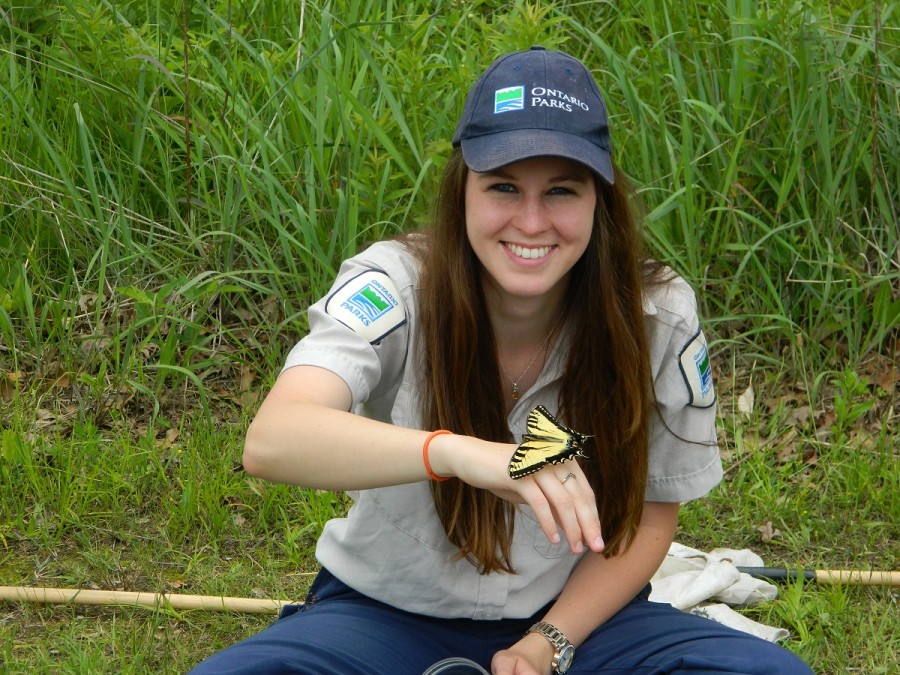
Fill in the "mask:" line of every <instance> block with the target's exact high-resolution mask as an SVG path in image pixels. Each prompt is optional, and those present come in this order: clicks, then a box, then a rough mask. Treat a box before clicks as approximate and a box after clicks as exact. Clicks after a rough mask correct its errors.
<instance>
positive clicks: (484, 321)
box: [198, 48, 809, 675]
mask: <svg viewBox="0 0 900 675" xmlns="http://www.w3.org/2000/svg"><path fill="white" fill-rule="evenodd" d="M454 146H455V147H456V148H457V149H456V150H455V152H454V154H453V156H452V157H451V158H450V160H449V162H448V165H447V168H446V170H445V174H444V178H443V181H442V184H441V190H440V194H439V198H438V203H437V208H436V217H435V222H434V225H433V227H432V229H431V230H430V231H429V232H427V233H423V234H417V235H411V236H410V237H409V238H407V239H406V240H405V241H402V242H396V241H395V242H382V243H379V244H375V245H373V246H372V247H370V248H369V249H368V250H366V251H365V252H363V253H361V254H360V255H358V256H356V257H354V258H352V259H350V260H348V261H346V262H345V264H344V265H343V267H342V269H341V271H340V273H339V276H338V279H337V281H336V282H335V284H334V286H333V288H332V290H331V292H330V293H329V295H328V296H327V297H326V298H323V299H322V300H321V301H319V302H318V303H316V304H315V305H314V306H313V307H311V308H310V310H309V319H310V333H309V335H308V336H307V337H306V338H304V339H303V340H301V341H300V343H299V344H298V345H297V346H296V347H295V349H294V350H293V351H292V352H291V354H290V355H289V357H288V360H287V364H286V366H285V369H284V371H283V372H282V373H281V375H280V377H279V378H278V380H277V382H276V383H275V386H274V387H273V389H272V391H271V392H270V394H269V395H268V397H267V398H266V400H265V402H264V403H263V405H262V406H261V409H260V411H259V414H258V416H257V417H256V419H255V420H254V421H253V423H252V425H251V427H250V429H249V431H248V434H247V440H246V445H245V449H244V466H245V468H246V469H247V471H249V472H250V473H252V474H254V475H257V476H260V477H263V478H267V479H270V480H276V481H280V482H286V483H292V484H296V485H303V486H307V487H313V488H320V489H327V490H347V491H349V492H350V494H351V496H352V497H353V499H354V504H353V506H352V508H351V510H350V512H349V514H348V517H347V518H342V519H337V520H334V521H331V522H330V523H329V524H328V525H327V527H326V528H325V531H324V532H323V534H322V537H321V538H320V540H319V542H318V545H317V549H316V552H317V558H318V560H319V561H320V562H321V563H322V566H323V569H322V571H321V573H320V574H319V576H318V578H317V579H316V581H315V582H314V584H313V586H312V588H311V590H310V595H309V597H308V599H307V601H306V603H305V604H304V605H303V606H302V607H299V608H292V609H291V610H290V611H288V612H285V613H284V614H283V615H282V617H281V618H280V619H279V620H278V621H277V622H276V623H275V624H273V626H272V627H270V628H268V629H267V630H265V631H263V632H262V633H260V634H259V635H257V636H255V637H252V638H250V639H248V640H245V641H244V642H242V643H239V644H238V645H235V646H233V647H231V648H230V649H227V650H225V651H223V652H220V653H219V654H216V655H214V656H213V657H212V658H210V659H208V660H207V661H206V662H204V663H203V664H201V666H200V667H198V671H199V670H205V671H207V672H238V671H245V672H276V671H277V672H303V673H340V674H347V673H391V674H394V673H410V674H416V675H418V674H419V673H422V672H423V671H425V670H426V669H428V668H429V666H430V665H431V664H434V663H435V662H438V661H440V660H442V659H447V658H450V657H457V658H464V659H468V660H470V661H471V662H474V663H477V664H480V665H481V666H482V667H490V668H491V670H492V672H493V673H496V674H497V675H532V674H535V673H540V674H547V673H551V672H554V673H564V672H567V671H568V672H570V673H576V672H582V673H588V672H589V673H596V672H600V671H603V672H621V673H626V672H628V673H631V672H648V673H649V672H654V673H655V672H675V671H679V670H680V671H682V672H684V671H693V670H698V671H699V670H707V671H711V672H712V671H714V672H741V673H763V672H771V673H776V672H777V673H791V672H798V673H799V672H809V669H808V668H806V666H805V665H803V664H802V663H801V662H800V661H799V660H798V659H796V657H794V656H793V655H791V654H790V653H788V652H786V651H785V650H783V649H781V648H779V647H777V646H774V645H771V644H769V643H766V642H763V641H761V640H758V639H756V638H752V637H750V636H747V635H744V634H742V633H737V632H735V631H732V630H730V629H727V628H724V627H722V626H719V625H718V624H715V623H713V622H711V621H709V620H707V619H702V618H700V617H695V616H691V615H688V614H685V613H682V612H679V611H676V610H674V609H672V608H671V607H669V606H667V605H661V604H657V603H651V602H649V601H648V600H647V593H648V580H649V579H650V577H651V576H652V574H653V573H654V571H655V570H656V569H657V568H658V566H659V564H660V563H661V561H662V560H663V558H664V556H665V554H666V551H667V550H668V547H669V544H670V543H671V541H672V537H673V534H674V532H675V527H676V522H677V515H678V509H679V504H680V502H683V501H685V500H688V499H694V498H697V497H700V496H702V495H703V494H705V493H706V492H708V491H709V490H710V489H712V488H713V487H714V486H715V485H716V484H717V483H718V481H719V480H720V479H721V476H722V469H721V464H720V461H719V457H718V449H717V446H716V440H715V424H714V421H715V420H714V415H715V413H714V402H715V395H714V393H713V389H712V382H711V377H710V367H709V361H708V358H707V356H706V345H705V340H704V338H703V334H702V332H701V331H700V329H699V324H698V319H697V316H696V312H695V303H694V298H693V294H692V292H691V290H690V288H689V287H688V286H687V285H686V284H685V283H684V282H683V281H682V280H681V279H679V278H678V277H676V276H675V275H674V274H672V273H671V272H668V273H667V272H666V271H665V270H663V269H661V268H660V266H659V265H655V264H651V263H648V262H646V261H645V260H644V259H643V258H642V253H641V246H640V239H639V235H638V233H637V230H636V227H635V224H634V222H633V220H632V217H631V214H630V211H629V207H628V202H627V197H626V193H625V190H624V189H623V187H622V182H623V181H622V179H621V177H620V176H619V175H618V173H617V171H616V170H615V168H614V166H613V164H612V160H611V156H610V152H611V148H610V139H609V129H608V122H607V116H606V109H605V105H604V103H603V100H602V97H601V95H600V92H599V90H598V89H597V85H596V84H595V82H594V80H593V78H592V77H591V75H590V73H589V72H588V71H587V69H586V68H585V67H584V66H583V65H582V64H581V63H579V62H578V61H577V60H575V59H573V58H571V57H569V56H567V55H565V54H562V53H558V52H550V51H545V50H543V49H541V48H534V49H531V50H528V51H524V52H517V53H513V54H508V55H506V56H504V57H502V58H500V59H498V60H497V61H495V62H494V64H492V65H491V66H490V68H488V70H487V71H485V73H484V74H483V75H482V77H481V78H480V79H479V81H478V82H477V83H476V84H475V86H474V87H473V88H472V90H471V91H470V92H469V96H468V98H467V101H466V106H465V109H464V112H463V115H462V117H461V119H460V121H459V125H458V127H457V131H456V135H455V137H454ZM538 405H543V406H545V407H546V408H547V409H548V410H549V412H550V414H551V415H553V416H555V417H557V418H558V419H559V420H560V421H562V422H563V423H564V424H566V425H567V426H569V427H571V428H573V429H577V430H578V431H579V432H582V433H583V434H586V435H590V438H589V439H588V440H586V441H585V442H584V447H583V449H582V451H583V453H584V455H586V458H585V459H581V460H576V459H574V458H572V459H568V460H566V461H564V462H562V463H546V464H541V463H540V462H538V463H537V464H536V465H535V466H530V465H529V466H528V467H526V469H527V470H525V471H524V473H525V474H526V475H524V476H521V477H519V478H517V479H513V478H512V477H511V471H510V469H511V466H510V458H511V456H512V455H513V453H514V452H515V451H516V449H517V443H518V441H519V440H520V439H521V437H522V435H523V433H525V431H526V421H527V418H528V416H529V413H530V412H531V411H532V410H533V409H534V408H536V407H537V406H538ZM451 432H452V433H451ZM299 439H302V441H301V440H299ZM454 667H456V666H449V665H448V668H450V669H448V670H440V669H438V670H436V671H432V672H457V671H453V670H452V668H454ZM472 667H473V668H475V669H476V670H477V669H478V666H472ZM460 672H462V671H460ZM472 672H475V671H472ZM479 672H480V671H479Z"/></svg>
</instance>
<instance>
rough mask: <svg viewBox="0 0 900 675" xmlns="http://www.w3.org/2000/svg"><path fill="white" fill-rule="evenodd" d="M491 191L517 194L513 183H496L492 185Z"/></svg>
mask: <svg viewBox="0 0 900 675" xmlns="http://www.w3.org/2000/svg"><path fill="white" fill-rule="evenodd" d="M491 190H494V191H496V192H515V191H516V188H515V187H513V185H512V184H511V183H494V184H493V185H491Z"/></svg>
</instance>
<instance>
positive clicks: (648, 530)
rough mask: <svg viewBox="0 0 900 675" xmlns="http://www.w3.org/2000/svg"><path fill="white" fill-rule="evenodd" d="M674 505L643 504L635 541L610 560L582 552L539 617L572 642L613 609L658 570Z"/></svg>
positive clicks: (672, 526)
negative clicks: (567, 579) (562, 585)
mask: <svg viewBox="0 0 900 675" xmlns="http://www.w3.org/2000/svg"><path fill="white" fill-rule="evenodd" d="M678 509H679V505H678V504H664V503H659V502H647V503H645V504H644V514H643V517H642V518H641V524H640V527H639V528H638V531H637V534H636V535H635V539H634V541H633V542H632V544H631V546H630V547H629V548H628V550H627V551H625V552H624V553H621V554H620V555H617V556H614V557H612V558H604V557H603V556H599V555H590V554H588V555H586V556H584V558H582V560H581V561H580V562H579V564H578V566H577V567H576V568H575V570H574V571H573V572H572V576H571V577H570V578H569V581H568V582H567V583H566V586H565V588H563V591H562V593H561V594H560V596H559V599H558V600H557V602H556V603H555V604H554V605H553V607H552V608H551V610H550V611H549V612H548V613H547V616H546V617H545V620H546V621H547V622H549V623H552V624H553V625H555V626H556V627H557V628H559V629H560V630H561V631H562V632H563V633H564V634H565V635H566V637H568V639H569V640H570V641H571V642H572V643H573V644H576V645H577V644H580V643H581V642H582V641H584V640H585V639H586V638H587V636H588V635H590V633H591V632H592V631H593V630H594V629H595V628H597V626H599V625H601V624H602V623H604V622H605V621H606V620H607V619H609V618H610V617H611V616H613V615H614V614H615V613H616V612H618V611H619V610H620V609H622V607H624V606H625V605H626V604H628V602H629V601H630V600H631V599H632V598H634V596H635V595H637V594H638V592H640V590H641V589H642V588H643V587H644V586H645V585H646V584H647V582H648V581H649V580H650V578H651V577H652V576H653V574H654V573H655V572H656V570H657V569H659V566H660V564H662V561H663V559H664V558H665V557H666V552H667V551H668V550H669V546H670V545H671V543H672V538H673V537H674V535H675V527H676V525H677V521H678Z"/></svg>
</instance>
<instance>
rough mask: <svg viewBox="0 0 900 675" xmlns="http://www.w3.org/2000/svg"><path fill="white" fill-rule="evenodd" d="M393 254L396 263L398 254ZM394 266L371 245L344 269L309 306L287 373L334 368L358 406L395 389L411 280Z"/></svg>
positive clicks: (402, 355)
mask: <svg viewBox="0 0 900 675" xmlns="http://www.w3.org/2000/svg"><path fill="white" fill-rule="evenodd" d="M376 246H378V245H376ZM373 249H374V250H373ZM393 255H394V258H395V260H396V256H397V251H396V250H395V251H394V253H393ZM381 263H386V264H381ZM390 263H391V260H390V259H389V257H388V256H385V255H384V251H379V249H378V248H375V247H373V248H372V249H369V250H368V251H367V252H366V254H365V255H360V256H356V257H354V258H351V259H349V260H346V261H345V262H344V263H343V264H342V265H341V269H340V271H339V273H338V276H337V278H336V279H335V282H334V284H333V285H332V287H331V289H330V290H329V292H328V294H327V295H326V296H325V297H323V298H321V299H320V300H318V301H317V302H316V303H315V304H313V305H312V306H310V308H309V311H308V317H309V334H308V335H306V336H305V337H304V338H303V339H301V340H300V342H298V343H297V345H296V346H295V347H294V348H293V349H292V350H291V352H290V353H289V354H288V357H287V360H286V362H285V366H284V370H286V369H288V368H292V367H295V366H299V365H311V366H318V367H320V368H325V369H326V370H330V371H331V372H333V373H335V374H336V375H338V377H340V378H341V379H342V380H344V382H345V383H346V384H347V386H348V387H349V389H350V392H351V395H352V397H353V404H354V405H358V404H360V403H365V402H367V401H369V400H371V399H374V398H378V397H380V396H382V395H383V394H385V393H386V392H387V391H389V390H391V389H392V388H394V387H396V386H397V384H398V382H399V379H400V377H401V376H402V371H403V367H404V364H405V360H406V357H407V343H408V311H409V307H408V304H410V303H409V298H408V293H409V292H411V289H412V280H411V279H409V278H406V275H405V274H404V273H403V268H402V266H400V267H398V266H397V265H396V263H395V264H393V265H391V264H390ZM386 268H393V269H392V270H391V271H390V272H389V271H387V269H386ZM405 295H406V296H407V298H406V300H404V296H405Z"/></svg>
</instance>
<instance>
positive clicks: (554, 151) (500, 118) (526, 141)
mask: <svg viewBox="0 0 900 675" xmlns="http://www.w3.org/2000/svg"><path fill="white" fill-rule="evenodd" d="M457 146H462V153H463V158H464V159H465V161H466V165H467V166H468V167H469V168H470V169H471V170H472V171H477V172H484V171H493V170H494V169H498V168H500V167H501V166H506V165H507V164H512V163H513V162H518V161H521V160H523V159H530V158H532V157H564V158H567V159H572V160H575V161H576V162H581V163H582V164H585V165H586V166H588V167H590V168H591V169H592V170H593V171H594V172H595V173H597V174H598V175H599V176H601V177H602V178H603V179H604V180H605V181H606V182H607V183H609V184H610V185H612V184H613V165H612V159H611V153H612V146H611V145H610V139H609V121H608V119H607V115H606V104H605V103H604V102H603V96H602V95H601V94H600V89H599V88H598V87H597V83H596V82H595V81H594V78H593V77H592V76H591V74H590V72H589V71H588V69H587V68H585V67H584V65H583V64H582V63H581V62H580V61H578V60H577V59H575V58H573V57H571V56H569V55H568V54H563V53H562V52H554V51H548V50H546V49H544V48H543V47H532V48H531V49H529V50H527V51H522V52H513V53H511V54H506V55H505V56H501V57H500V58H499V59H497V60H496V61H494V62H493V63H492V64H491V65H490V66H489V67H488V69H487V70H486V71H484V73H483V74H482V76H481V77H480V78H478V81H477V82H476V83H475V85H474V86H473V87H472V88H471V89H470V90H469V94H468V96H467V97H466V104H465V107H464V108H463V113H462V116H461V117H460V119H459V123H458V124H457V126H456V133H455V134H454V135H453V147H457Z"/></svg>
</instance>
